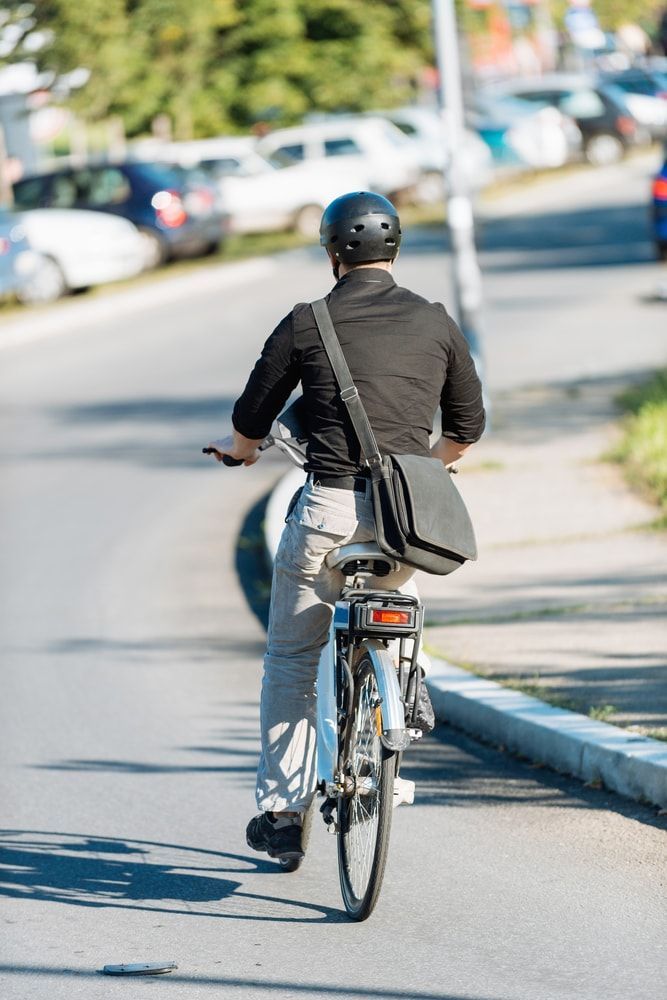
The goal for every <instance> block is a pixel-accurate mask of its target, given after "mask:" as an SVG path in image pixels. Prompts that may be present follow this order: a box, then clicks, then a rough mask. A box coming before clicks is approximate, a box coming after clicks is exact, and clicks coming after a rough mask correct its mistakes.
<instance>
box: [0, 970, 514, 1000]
mask: <svg viewBox="0 0 667 1000" xmlns="http://www.w3.org/2000/svg"><path fill="white" fill-rule="evenodd" d="M2 973H7V974H10V975H15V976H47V977H55V978H71V979H80V978H85V977H87V976H95V977H96V976H97V975H98V972H93V971H89V970H87V969H58V968H52V967H50V966H48V965H8V964H7V965H0V974H2ZM347 974H348V975H349V971H348V973H347ZM159 979H160V986H161V987H165V986H167V987H168V986H169V985H170V984H171V985H176V984H179V985H182V984H184V983H186V984H189V985H191V986H212V987H215V988H217V989H220V987H227V988H229V989H238V990H241V991H244V992H246V991H248V990H253V991H258V990H266V992H267V993H277V994H278V995H280V996H294V995H295V994H297V993H301V994H304V995H305V996H307V997H311V998H316V997H349V998H350V1000H354V998H358V1000H366V998H369V1000H375V998H377V1000H406V997H408V994H407V993H406V992H405V990H393V989H387V988H386V987H380V988H373V987H372V986H342V985H339V984H337V983H312V982H311V983H303V982H301V983H293V982H289V981H288V980H282V981H277V980H275V979H271V980H266V979H240V978H233V977H230V976H185V975H183V974H182V973H178V972H177V973H175V974H174V973H170V974H169V975H168V976H160V977H159ZM246 995H247V993H246ZM409 997H410V1000H502V998H501V997H499V996H496V997H489V996H485V997H482V996H479V995H475V996H473V994H471V993H466V994H465V996H464V995H463V994H461V993H431V992H425V991H423V990H412V989H411V990H410V994H409Z"/></svg>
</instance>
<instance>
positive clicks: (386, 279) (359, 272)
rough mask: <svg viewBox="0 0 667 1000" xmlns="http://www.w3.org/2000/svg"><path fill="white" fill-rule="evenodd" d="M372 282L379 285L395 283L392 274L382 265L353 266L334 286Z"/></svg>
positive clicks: (340, 286)
mask: <svg viewBox="0 0 667 1000" xmlns="http://www.w3.org/2000/svg"><path fill="white" fill-rule="evenodd" d="M371 282H372V283H374V284H380V285H395V284H396V282H395V281H394V277H393V275H392V274H391V273H390V272H389V271H385V269H384V268H383V267H355V268H353V269H352V270H351V271H348V272H347V274H344V275H343V277H342V278H340V279H339V280H338V282H337V283H336V284H335V286H334V287H335V288H342V286H343V285H358V284H364V283H371Z"/></svg>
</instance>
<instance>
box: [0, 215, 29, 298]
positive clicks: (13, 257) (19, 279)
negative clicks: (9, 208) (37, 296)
mask: <svg viewBox="0 0 667 1000" xmlns="http://www.w3.org/2000/svg"><path fill="white" fill-rule="evenodd" d="M34 268H35V261H34V254H33V253H32V252H31V250H30V245H29V243H28V240H27V237H26V234H25V230H24V229H23V227H22V226H21V224H20V219H19V217H18V216H16V215H14V214H13V213H11V212H6V211H3V210H0V298H2V299H6V298H9V297H12V296H16V297H19V296H20V293H21V289H22V287H23V284H24V282H25V280H26V279H27V278H28V277H29V276H30V274H31V273H32V271H33V270H34Z"/></svg>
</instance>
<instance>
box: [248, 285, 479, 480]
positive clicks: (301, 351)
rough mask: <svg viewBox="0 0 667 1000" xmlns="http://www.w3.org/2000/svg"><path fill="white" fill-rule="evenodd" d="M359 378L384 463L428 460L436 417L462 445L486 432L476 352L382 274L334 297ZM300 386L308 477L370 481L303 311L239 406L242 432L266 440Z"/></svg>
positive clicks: (256, 372)
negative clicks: (391, 457)
mask: <svg viewBox="0 0 667 1000" xmlns="http://www.w3.org/2000/svg"><path fill="white" fill-rule="evenodd" d="M327 304H328V306H329V311H330V313H331V318H332V320H333V322H334V326H335V327H336V332H337V333H338V337H339V340H340V342H341V345H342V348H343V352H344V354H345V358H346V360H347V363H348V365H349V368H350V372H351V374H352V378H353V379H354V382H355V384H356V386H357V388H358V390H359V394H360V396H361V401H362V403H363V404H364V406H365V408H366V412H367V413H368V419H369V420H370V423H371V427H372V428H373V430H374V432H375V436H376V438H377V441H378V445H379V447H380V451H381V452H382V453H383V454H389V453H392V452H393V453H397V454H404V455H405V454H412V455H428V454H429V435H430V434H431V431H432V429H433V420H434V417H435V413H436V411H437V409H438V406H440V408H441V410H442V432H443V434H444V436H445V437H448V438H452V439H453V440H454V441H459V442H473V441H477V440H478V439H479V438H480V437H481V435H482V432H483V430H484V407H483V404H482V392H481V385H480V381H479V378H478V377H477V373H476V371H475V366H474V364H473V362H472V358H471V357H470V352H469V350H468V345H467V344H466V341H465V339H464V337H463V336H462V334H461V332H460V330H459V329H458V327H457V326H456V324H455V323H454V321H453V320H452V319H451V318H450V317H449V316H448V315H447V312H446V311H445V308H444V306H442V305H440V304H439V303H431V302H428V301H427V300H426V299H424V298H422V297H421V296H419V295H415V294H414V293H413V292H410V291H408V289H406V288H401V287H400V286H399V285H397V284H396V282H395V281H394V279H393V277H392V276H391V274H390V273H389V272H388V271H385V270H383V269H382V268H358V269H354V270H352V271H350V272H348V274H346V275H345V276H344V277H343V278H341V280H340V281H339V282H338V283H337V284H336V285H335V287H334V288H333V289H332V291H331V292H330V293H329V295H328V296H327ZM299 381H301V383H302V387H303V395H304V401H305V404H306V405H305V410H306V413H307V419H308V428H307V430H308V435H309V445H308V464H307V466H306V469H307V471H308V472H314V473H317V474H319V475H326V476H339V475H349V474H354V473H357V472H360V471H362V469H363V462H362V460H361V457H360V451H359V444H358V442H357V439H356V437H355V434H354V431H353V429H352V425H351V423H350V420H349V417H348V415H347V412H346V410H345V406H344V404H343V403H342V402H341V401H340V399H339V398H338V386H337V384H336V380H335V378H334V374H333V372H332V370H331V366H330V364H329V360H328V358H327V355H326V353H325V350H324V346H323V345H322V341H321V340H320V336H319V333H318V330H317V326H316V325H315V319H314V317H313V313H312V310H311V308H310V306H309V305H308V304H307V303H301V304H299V305H297V306H295V307H294V309H292V311H291V312H290V313H289V314H288V315H287V316H286V317H285V318H284V319H283V320H281V322H280V323H279V324H278V326H277V327H276V329H275V330H274V332H273V333H272V334H271V336H270V337H269V339H268V340H267V342H266V344H265V345H264V349H263V351H262V354H261V357H260V358H259V360H258V361H257V363H256V365H255V367H254V369H253V371H252V373H251V375H250V378H249V379H248V384H247V385H246V387H245V390H244V392H243V394H242V395H241V396H240V398H239V399H238V400H237V402H236V405H235V406H234V413H233V417H232V420H233V424H234V427H235V428H236V430H237V431H239V432H240V433H241V434H243V435H244V436H245V437H248V438H263V437H265V436H266V435H267V434H268V433H269V430H270V428H271V424H272V423H273V421H274V419H275V418H276V416H278V414H279V413H280V411H281V410H282V408H283V406H284V404H285V402H286V400H287V398H288V397H289V395H290V393H291V392H292V390H293V389H294V388H295V387H296V385H297V384H298V383H299Z"/></svg>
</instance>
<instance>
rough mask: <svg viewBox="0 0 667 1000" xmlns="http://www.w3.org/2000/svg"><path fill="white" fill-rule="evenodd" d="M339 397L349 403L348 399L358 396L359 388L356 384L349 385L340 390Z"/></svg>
mask: <svg viewBox="0 0 667 1000" xmlns="http://www.w3.org/2000/svg"><path fill="white" fill-rule="evenodd" d="M340 398H341V399H342V401H343V402H344V403H349V402H350V400H352V399H358V398H359V390H358V389H357V387H356V385H351V386H349V387H348V388H347V389H342V390H341V394H340Z"/></svg>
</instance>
